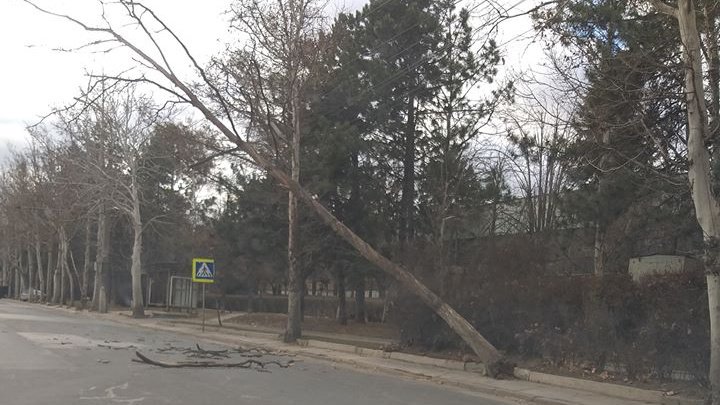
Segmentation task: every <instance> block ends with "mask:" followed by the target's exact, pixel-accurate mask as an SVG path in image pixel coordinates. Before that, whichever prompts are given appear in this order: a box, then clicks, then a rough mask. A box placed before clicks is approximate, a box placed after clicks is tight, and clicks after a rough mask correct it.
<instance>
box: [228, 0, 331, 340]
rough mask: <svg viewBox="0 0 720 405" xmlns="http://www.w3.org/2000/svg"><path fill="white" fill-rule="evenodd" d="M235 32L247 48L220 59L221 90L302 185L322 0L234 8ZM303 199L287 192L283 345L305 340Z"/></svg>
mask: <svg viewBox="0 0 720 405" xmlns="http://www.w3.org/2000/svg"><path fill="white" fill-rule="evenodd" d="M232 21H233V23H232V26H233V28H234V29H236V30H238V31H239V32H240V33H242V34H244V35H246V36H247V38H248V40H247V42H246V43H245V45H244V47H243V48H241V49H240V50H238V51H234V52H231V53H230V55H229V58H228V59H227V60H226V61H221V60H216V61H215V62H214V64H215V66H216V67H217V68H218V70H219V71H220V72H221V74H219V75H218V77H219V78H221V81H220V82H219V83H218V86H219V87H220V86H222V87H224V88H228V89H232V91H231V92H230V94H231V95H232V103H229V105H232V106H235V113H236V114H237V115H238V116H239V118H240V119H241V120H244V121H245V122H246V124H247V126H248V133H249V134H254V135H256V137H257V138H258V139H257V140H258V141H261V142H263V143H265V146H264V148H266V149H267V150H269V151H272V153H273V154H274V155H275V157H276V158H279V159H280V161H281V162H283V161H289V162H290V164H289V169H290V177H291V179H292V180H293V181H295V182H299V181H300V139H301V128H302V119H303V118H302V115H303V111H304V110H305V108H306V107H305V105H306V104H307V103H308V100H307V98H306V95H305V87H306V82H307V80H308V77H309V76H310V75H311V74H312V71H313V65H315V64H316V63H317V62H318V59H319V58H318V56H319V52H318V41H319V34H320V32H321V28H322V26H321V24H322V4H321V3H320V2H319V1H318V0H287V1H276V2H258V1H255V0H238V1H236V2H235V3H234V5H233V20H232ZM298 223H299V216H298V197H297V195H296V193H295V192H294V191H293V190H292V189H290V190H288V252H287V254H288V323H287V327H286V330H285V335H284V340H285V341H286V342H294V341H295V340H296V339H297V338H299V337H300V335H301V317H302V310H301V299H302V295H303V291H304V288H303V285H304V283H305V280H304V277H303V274H302V273H303V272H302V270H301V269H300V268H299V261H298V252H299V246H298V245H299V240H298Z"/></svg>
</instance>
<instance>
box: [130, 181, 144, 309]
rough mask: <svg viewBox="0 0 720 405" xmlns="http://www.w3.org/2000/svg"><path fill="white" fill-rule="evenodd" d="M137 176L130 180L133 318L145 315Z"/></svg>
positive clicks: (141, 230)
mask: <svg viewBox="0 0 720 405" xmlns="http://www.w3.org/2000/svg"><path fill="white" fill-rule="evenodd" d="M137 187H138V185H137V178H136V177H135V176H133V180H132V194H133V195H132V199H133V212H132V225H133V235H134V238H133V249H132V265H131V267H130V275H131V278H132V308H131V309H132V316H133V318H143V317H145V308H144V306H143V294H142V261H141V260H142V259H141V257H142V232H143V229H142V228H143V227H142V217H141V216H140V195H139V192H138V189H137Z"/></svg>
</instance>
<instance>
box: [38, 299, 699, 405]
mask: <svg viewBox="0 0 720 405" xmlns="http://www.w3.org/2000/svg"><path fill="white" fill-rule="evenodd" d="M47 308H50V309H56V310H60V311H63V312H70V313H76V314H82V315H86V316H90V317H93V318H96V319H104V320H110V321H114V322H117V323H121V324H125V325H130V326H139V327H143V328H147V329H153V330H161V331H166V332H176V333H182V334H185V335H190V336H194V337H197V338H201V339H204V340H208V341H217V342H221V343H225V344H237V341H238V338H243V337H245V338H249V339H262V340H265V341H268V340H269V341H270V342H266V343H264V344H263V343H259V342H252V343H253V344H257V345H258V346H263V347H266V348H271V346H278V344H280V345H281V346H282V350H285V351H290V352H293V353H295V354H298V355H302V356H306V357H310V358H315V359H320V360H325V361H327V360H330V361H334V362H338V363H345V364H350V365H353V366H356V367H360V368H363V369H369V370H376V371H377V370H382V371H384V372H386V373H390V374H400V375H406V376H412V377H414V378H421V379H426V380H430V381H433V382H436V383H439V384H443V385H451V386H456V387H460V388H463V389H469V390H472V391H477V392H481V393H484V394H489V395H494V396H500V397H507V398H514V399H518V400H521V401H527V402H531V403H535V404H541V405H572V404H577V402H567V401H562V400H558V399H554V398H546V397H542V396H538V395H533V394H528V393H524V392H519V391H516V390H512V389H504V388H498V387H492V386H490V385H488V384H483V383H481V381H476V380H469V381H472V382H467V381H468V379H467V378H465V379H464V380H465V381H462V380H461V379H452V378H446V377H444V376H443V373H433V374H434V375H427V374H423V373H422V372H421V371H420V370H412V368H400V367H393V366H390V365H384V364H379V363H377V362H375V363H373V362H370V361H368V360H370V359H371V358H379V359H388V360H399V361H401V362H403V363H407V364H409V365H412V364H415V365H419V366H430V367H435V368H440V369H445V370H452V371H454V372H467V376H477V377H480V376H484V375H487V373H486V369H485V366H484V365H483V364H482V363H465V362H461V361H457V360H446V359H438V358H432V357H425V356H419V355H414V354H408V353H401V352H386V351H382V350H377V349H368V348H365V347H359V346H352V345H347V344H341V343H332V342H325V341H321V340H317V339H300V340H299V341H298V345H297V346H296V345H288V344H284V343H282V341H281V339H280V338H279V336H278V335H277V334H275V333H265V332H253V331H246V330H239V329H235V328H233V329H231V330H232V332H231V333H232V335H233V336H228V334H222V329H225V328H218V327H217V326H211V327H210V328H209V330H208V332H210V333H205V334H202V333H200V332H199V330H198V331H195V330H188V328H185V329H182V326H175V324H176V323H180V324H183V325H186V326H193V327H198V328H199V325H196V324H194V323H192V322H173V321H167V320H162V321H158V320H155V322H154V323H149V322H143V321H137V320H134V319H132V318H129V317H125V316H122V315H121V314H117V313H110V314H98V313H93V312H88V311H86V310H82V311H80V310H76V309H71V308H63V307H52V306H51V307H47ZM298 346H299V347H298ZM312 349H319V350H323V351H328V352H339V353H345V354H349V355H355V356H357V357H358V358H357V359H351V358H347V357H342V356H332V354H331V353H324V354H323V353H318V352H317V351H312ZM362 358H365V359H367V360H362ZM514 376H515V378H517V379H518V380H521V381H527V382H531V383H536V384H542V385H546V386H547V385H550V386H556V387H561V388H566V389H572V390H576V391H585V392H590V393H595V394H600V395H605V396H608V397H614V398H618V399H626V400H630V401H638V402H645V403H654V404H662V405H703V404H704V403H705V401H704V400H700V399H690V398H683V397H678V396H665V395H664V393H663V392H662V391H654V390H645V389H641V388H635V387H628V386H624V385H618V384H611V383H603V382H597V381H589V380H582V379H577V378H571V377H564V376H558V375H552V374H545V373H539V372H535V371H531V370H528V369H523V368H515V370H514Z"/></svg>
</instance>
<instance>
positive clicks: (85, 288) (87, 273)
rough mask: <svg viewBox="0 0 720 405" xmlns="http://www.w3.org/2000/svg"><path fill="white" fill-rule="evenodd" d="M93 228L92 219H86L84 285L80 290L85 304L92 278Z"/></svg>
mask: <svg viewBox="0 0 720 405" xmlns="http://www.w3.org/2000/svg"><path fill="white" fill-rule="evenodd" d="M91 230H92V221H90V218H88V219H87V220H85V254H84V256H83V272H82V286H81V287H80V291H82V297H80V299H81V300H82V302H83V304H84V303H85V302H86V301H87V299H88V282H89V278H90V232H91Z"/></svg>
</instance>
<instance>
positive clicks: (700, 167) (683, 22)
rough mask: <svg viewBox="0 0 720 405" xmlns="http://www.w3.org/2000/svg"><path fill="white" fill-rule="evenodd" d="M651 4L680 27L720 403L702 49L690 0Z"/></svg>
mask: <svg viewBox="0 0 720 405" xmlns="http://www.w3.org/2000/svg"><path fill="white" fill-rule="evenodd" d="M652 3H653V4H654V5H655V7H656V8H657V9H658V10H659V11H661V12H664V13H667V14H670V15H673V16H675V17H676V18H677V19H678V24H679V27H680V38H681V39H682V43H683V59H684V62H685V102H686V106H687V115H688V119H687V132H688V162H689V167H688V177H689V181H690V188H691V192H692V199H693V204H694V206H695V216H696V218H697V221H698V224H699V225H700V227H701V228H702V230H703V235H704V239H705V271H706V274H707V276H706V277H707V289H708V303H709V312H710V369H709V375H708V378H709V380H710V384H711V392H712V403H713V404H715V405H718V404H720V254H719V253H718V252H717V250H718V247H720V206H719V205H718V202H717V200H716V199H715V195H714V192H713V190H712V180H711V167H710V155H709V151H708V149H707V147H706V146H705V141H706V140H707V138H708V136H709V133H708V121H707V113H708V110H707V107H706V105H705V91H704V84H703V68H702V53H701V48H700V35H699V32H698V28H697V20H696V18H697V15H696V12H695V5H694V3H693V1H692V0H678V8H677V9H674V8H671V7H670V6H668V5H667V4H665V3H662V2H660V1H659V0H655V1H653V2H652Z"/></svg>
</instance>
